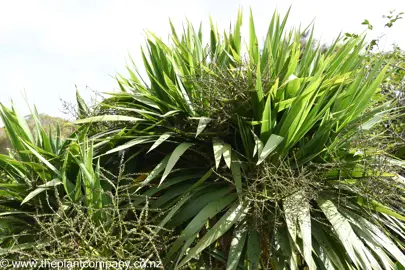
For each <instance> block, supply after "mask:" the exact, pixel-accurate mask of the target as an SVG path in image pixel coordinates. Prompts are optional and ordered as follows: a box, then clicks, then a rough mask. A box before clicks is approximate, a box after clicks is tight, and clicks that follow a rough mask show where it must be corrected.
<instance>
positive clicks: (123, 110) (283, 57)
mask: <svg viewBox="0 0 405 270" xmlns="http://www.w3.org/2000/svg"><path fill="white" fill-rule="evenodd" d="M287 17H288V14H287V15H286V16H285V17H284V18H280V16H279V15H278V14H277V13H274V15H273V17H272V20H271V23H270V26H269V29H268V32H267V35H266V37H265V39H264V43H262V44H261V43H259V42H258V38H257V36H256V33H255V26H254V22H253V16H252V15H251V16H250V19H249V23H248V25H249V38H248V40H247V42H246V44H245V42H243V40H242V37H241V25H242V14H241V12H239V13H238V16H237V20H236V23H235V25H234V27H233V30H232V31H230V32H229V33H224V34H222V35H221V34H220V33H219V32H218V30H217V28H216V27H215V25H214V24H213V23H211V29H210V33H209V44H207V45H205V44H204V42H203V36H202V28H201V27H200V28H199V29H198V31H195V29H194V28H193V26H192V25H190V24H187V26H186V27H185V30H184V31H183V33H182V34H180V33H177V32H176V30H175V29H174V27H173V26H172V25H171V26H172V34H171V41H170V43H169V44H166V43H164V42H163V41H162V40H161V39H159V38H158V37H156V36H155V35H154V34H152V33H149V34H148V39H147V47H146V49H147V51H142V57H143V63H144V68H145V70H146V73H147V76H148V78H142V77H141V76H140V75H139V72H138V70H137V68H136V67H135V65H134V68H133V69H130V68H128V71H129V73H130V77H129V78H128V79H126V78H124V77H123V76H120V78H119V79H118V82H119V85H120V87H121V92H119V93H111V94H110V95H111V97H109V98H107V99H105V100H104V101H102V102H101V103H100V104H99V106H98V109H97V115H95V116H92V117H87V116H88V115H89V113H88V109H87V107H86V105H85V104H84V102H83V100H82V99H81V98H78V103H79V109H80V111H81V112H83V118H82V119H79V120H77V121H76V124H77V125H79V130H81V131H82V132H80V135H77V136H76V137H75V139H74V140H72V142H71V143H69V144H68V145H66V147H63V151H64V152H63V153H64V154H60V155H59V158H60V160H61V161H62V160H63V162H62V163H60V164H57V166H59V167H56V168H55V170H52V168H53V165H52V164H53V163H52V164H51V163H49V158H50V157H46V158H45V157H43V156H42V155H41V153H39V152H38V155H36V154H35V153H34V152H32V150H31V149H29V150H31V152H32V153H34V156H35V158H36V160H37V159H39V160H37V162H38V164H40V165H41V166H43V167H47V168H48V169H49V168H50V169H51V171H53V173H55V174H56V175H60V178H61V183H62V186H63V192H61V195H59V196H60V197H62V198H63V199H64V200H65V201H66V202H67V203H66V204H67V205H69V203H70V204H72V203H73V204H82V205H84V206H86V207H88V208H89V214H90V215H91V216H92V217H93V218H92V222H94V224H96V225H98V226H101V228H100V229H103V228H105V227H106V226H107V227H108V224H109V221H110V220H111V219H112V217H111V216H108V215H107V214H106V213H103V211H101V210H102V209H103V207H106V206H108V205H110V204H112V203H113V202H114V198H116V200H115V201H117V202H118V205H119V206H120V207H127V206H128V205H130V206H131V207H132V208H133V209H135V210H134V211H135V212H136V211H142V209H145V207H147V208H148V209H149V212H148V219H147V220H148V222H149V223H150V224H149V225H150V226H149V233H150V235H161V236H164V235H169V234H170V235H172V234H174V235H177V237H176V238H175V240H174V241H169V242H167V243H165V244H168V248H167V249H166V248H165V249H163V250H160V251H159V252H160V254H159V256H160V258H161V259H162V260H163V263H164V266H165V268H167V269H177V268H183V267H184V268H191V269H197V268H200V267H204V269H223V268H226V269H304V268H308V269H316V268H319V269H397V267H398V268H399V267H401V265H402V266H404V265H405V255H404V235H405V224H404V220H405V217H404V215H405V213H404V211H403V209H404V208H403V206H404V199H403V196H404V194H403V193H404V179H403V178H402V177H401V176H400V175H398V174H396V172H395V171H396V167H397V166H403V161H401V160H396V159H393V158H389V157H385V156H384V151H383V150H381V149H377V147H375V145H371V144H370V143H369V144H367V143H364V142H365V141H366V142H367V141H369V139H370V136H371V135H370V134H372V133H370V132H369V130H371V129H372V128H373V126H375V125H379V123H380V122H381V121H383V120H384V118H385V117H386V116H387V115H388V116H389V113H390V110H391V109H390V106H389V105H390V104H389V102H388V103H384V102H382V101H381V100H383V96H382V95H381V94H380V93H379V85H380V83H381V81H382V80H383V79H384V76H385V73H386V68H385V67H383V66H382V63H380V62H376V63H373V65H372V66H365V65H364V64H363V60H364V57H365V56H364V54H363V48H364V45H365V42H364V37H358V38H352V39H350V40H348V41H346V42H344V43H342V40H341V39H340V38H338V39H336V41H335V42H334V43H333V44H332V45H331V46H330V47H329V48H328V49H327V50H324V49H323V48H322V49H321V48H320V46H318V44H317V43H316V42H315V41H314V39H313V30H312V31H311V32H310V36H309V38H308V39H307V40H306V42H302V41H303V38H304V37H305V34H304V33H305V32H307V29H305V30H300V29H294V30H291V31H286V30H285V25H286V21H287ZM367 136H368V137H367ZM374 136H375V135H374ZM375 137H376V136H375ZM28 146H29V145H28ZM28 146H25V147H28ZM22 150H24V151H20V152H21V159H22V158H23V157H24V154H25V152H26V151H25V150H27V149H22ZM48 163H49V164H48ZM120 164H122V165H124V166H120ZM49 165H51V166H49ZM57 168H61V169H60V170H59V169H57ZM120 168H121V169H120ZM66 170H68V171H69V170H74V172H72V173H71V174H67V173H64V172H65V171H66ZM48 171H49V170H48ZM101 171H106V172H108V173H110V174H112V175H117V174H122V175H125V176H126V177H123V178H120V179H121V180H117V179H115V180H114V179H112V180H108V181H104V183H102V182H101V181H100V174H101V173H100V172H101ZM58 172H59V174H58ZM51 178H52V177H50V178H49V177H48V178H44V179H45V180H44V181H45V182H46V181H48V179H49V180H51ZM95 191H96V192H95ZM31 192H33V191H31ZM30 194H32V193H30ZM106 194H111V197H112V198H113V199H109V197H108V196H107V195H106ZM117 198H118V199H117ZM24 200H25V201H28V200H27V198H26V199H24ZM90 210H92V211H90ZM7 215H9V214H7ZM125 218H126V219H127V220H131V217H128V216H127V217H125ZM132 220H134V222H136V219H132ZM106 224H107V225H106ZM127 233H128V232H127ZM170 239H172V238H170ZM162 245H163V243H162Z"/></svg>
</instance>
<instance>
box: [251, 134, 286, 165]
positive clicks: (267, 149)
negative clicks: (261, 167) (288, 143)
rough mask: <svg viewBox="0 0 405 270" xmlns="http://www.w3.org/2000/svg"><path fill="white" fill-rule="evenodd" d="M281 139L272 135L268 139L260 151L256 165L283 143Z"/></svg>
mask: <svg viewBox="0 0 405 270" xmlns="http://www.w3.org/2000/svg"><path fill="white" fill-rule="evenodd" d="M283 139H284V138H283V137H281V136H278V135H275V134H272V135H271V136H270V138H269V139H268V140H267V142H266V144H265V145H264V147H263V150H262V151H261V153H260V155H259V158H258V161H257V165H258V164H260V163H262V162H263V161H264V160H265V159H266V158H267V157H268V156H269V155H270V154H271V153H272V152H273V151H274V150H275V149H276V147H277V146H278V145H279V144H280V143H281V142H282V141H283Z"/></svg>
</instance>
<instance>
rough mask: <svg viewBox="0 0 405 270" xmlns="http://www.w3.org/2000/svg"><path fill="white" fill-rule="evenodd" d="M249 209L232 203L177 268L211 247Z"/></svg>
mask: <svg viewBox="0 0 405 270" xmlns="http://www.w3.org/2000/svg"><path fill="white" fill-rule="evenodd" d="M248 209H249V207H248V206H247V205H244V204H239V203H234V204H233V205H232V207H231V208H230V209H229V210H228V211H227V212H226V214H225V215H223V216H222V217H221V219H220V220H219V221H218V222H217V223H216V224H215V225H214V227H212V228H211V229H210V230H209V231H208V232H207V233H206V234H205V235H204V236H203V237H202V238H201V240H200V241H199V242H198V243H197V244H196V245H195V246H194V247H193V248H191V249H190V251H189V253H188V254H187V256H185V257H184V258H183V260H182V261H181V262H180V263H179V267H181V266H183V265H185V264H186V263H187V262H188V261H189V260H191V258H193V257H195V256H197V255H198V254H200V253H201V251H202V250H204V249H205V248H206V247H208V246H209V245H211V244H212V243H213V242H214V241H216V240H217V239H218V238H219V237H221V236H222V235H223V234H224V233H225V232H227V231H228V230H229V228H231V227H232V226H233V225H234V224H235V222H236V221H237V220H238V219H240V217H241V216H242V215H245V214H246V212H247V211H248Z"/></svg>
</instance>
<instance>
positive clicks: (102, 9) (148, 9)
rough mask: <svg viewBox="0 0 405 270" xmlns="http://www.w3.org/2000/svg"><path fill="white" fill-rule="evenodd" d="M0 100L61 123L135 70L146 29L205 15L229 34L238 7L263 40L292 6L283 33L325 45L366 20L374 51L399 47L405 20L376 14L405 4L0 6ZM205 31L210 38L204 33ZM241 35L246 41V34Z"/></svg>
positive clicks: (174, 1) (254, 0)
mask: <svg viewBox="0 0 405 270" xmlns="http://www.w3.org/2000/svg"><path fill="white" fill-rule="evenodd" d="M0 3H1V9H0V102H1V103H3V104H5V105H6V106H9V105H10V101H11V100H13V103H14V104H15V106H16V107H17V108H18V110H19V111H20V112H21V113H22V114H24V115H25V114H28V113H29V109H28V106H27V103H26V101H25V96H26V98H27V100H28V102H29V104H30V105H32V104H35V106H36V107H37V109H38V111H39V112H40V113H46V114H49V115H52V116H61V117H66V116H65V115H64V114H63V112H62V110H61V108H62V103H61V100H64V101H67V102H73V101H74V99H75V90H76V88H75V87H76V86H77V88H78V90H79V91H80V93H81V94H82V95H83V96H84V97H85V99H86V100H90V99H91V98H90V97H91V96H92V92H93V91H98V92H111V91H113V90H114V89H117V84H116V82H115V80H114V76H115V75H116V74H117V73H121V74H123V75H126V74H127V73H126V71H125V66H126V64H127V63H128V61H129V57H128V55H131V56H132V58H133V59H134V60H135V62H136V63H140V64H141V58H140V46H142V45H143V44H144V43H145V30H150V31H152V32H154V33H156V34H157V35H158V36H160V37H162V39H163V40H167V39H168V36H169V24H168V21H169V18H170V19H171V20H172V21H173V22H174V24H175V26H176V27H179V28H180V27H181V25H182V23H183V22H185V20H186V18H187V19H188V20H189V21H190V22H192V23H193V24H194V25H196V26H198V25H199V23H200V22H202V23H203V25H205V26H208V25H209V24H208V19H209V16H211V17H212V18H213V21H214V22H216V24H217V25H218V27H219V29H229V25H230V23H231V22H234V21H235V18H236V14H237V11H238V9H239V8H243V12H244V29H245V31H247V18H248V13H249V8H251V9H252V11H253V14H254V19H255V26H256V31H257V34H258V36H259V39H260V37H262V36H264V35H265V33H266V29H267V27H268V24H269V22H270V19H271V16H272V14H273V12H274V10H275V9H277V10H278V11H279V12H280V13H281V14H284V13H285V12H286V11H287V9H288V8H289V7H290V6H291V14H290V18H289V22H288V27H294V26H295V27H298V26H299V25H302V26H306V25H308V24H309V23H311V22H312V21H313V20H315V33H316V34H315V35H316V36H317V38H318V39H320V40H322V41H324V42H330V41H331V40H332V39H333V38H335V37H337V35H338V34H339V33H340V32H343V33H344V32H351V33H361V32H363V31H364V30H365V29H366V27H365V26H364V25H361V23H362V22H363V21H364V20H365V19H368V20H369V21H370V23H371V24H373V25H374V29H373V31H372V32H369V33H368V37H369V38H375V37H378V36H380V35H381V34H384V37H383V38H382V40H381V43H380V46H381V48H382V49H385V50H388V49H389V48H391V45H392V44H393V43H396V44H398V45H399V46H400V47H402V48H405V35H404V33H405V19H403V20H399V21H397V23H395V25H394V26H393V27H392V28H391V29H388V28H384V27H383V26H384V24H385V20H386V19H383V18H382V15H384V14H388V12H389V11H390V10H394V9H395V10H397V11H405V1H404V0H384V1H377V0H373V1H363V0H340V1H335V0H333V1H332V0H329V1H328V0H305V1H302V0H301V1H299V0H295V1H286V0H267V1H263V0H261V1H259V0H251V1H243V0H198V1H196V0H166V1H164V0H148V1H144V0H132V1H129V0H59V1H51V0H47V1H45V0H24V1H22V0H12V1H10V0H7V1H5V0H0ZM205 33H207V34H208V33H209V32H205ZM245 37H247V36H245Z"/></svg>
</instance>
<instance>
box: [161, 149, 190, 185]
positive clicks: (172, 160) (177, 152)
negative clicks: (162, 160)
mask: <svg viewBox="0 0 405 270" xmlns="http://www.w3.org/2000/svg"><path fill="white" fill-rule="evenodd" d="M191 146H193V144H192V143H187V142H184V143H181V144H179V145H178V146H177V147H176V149H174V151H173V153H172V154H171V155H170V158H169V160H168V161H167V165H166V168H165V171H164V172H163V175H162V178H161V179H160V183H159V185H161V184H162V182H163V181H164V180H165V179H166V177H167V176H168V175H169V173H170V172H171V171H172V169H173V167H174V165H176V163H177V161H178V160H179V159H180V157H181V156H182V155H183V153H184V152H186V151H187V149H188V148H190V147H191Z"/></svg>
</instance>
